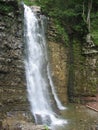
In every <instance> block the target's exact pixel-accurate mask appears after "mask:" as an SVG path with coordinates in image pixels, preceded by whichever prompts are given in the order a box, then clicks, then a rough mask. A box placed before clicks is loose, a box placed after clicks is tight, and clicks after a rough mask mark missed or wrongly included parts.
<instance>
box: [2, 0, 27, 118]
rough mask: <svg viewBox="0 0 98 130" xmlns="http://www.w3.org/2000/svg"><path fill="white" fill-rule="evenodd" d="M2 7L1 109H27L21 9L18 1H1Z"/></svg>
mask: <svg viewBox="0 0 98 130" xmlns="http://www.w3.org/2000/svg"><path fill="white" fill-rule="evenodd" d="M13 5H15V6H13ZM0 8H1V9H2V10H1V11H0V110H1V111H4V110H5V109H10V108H13V107H14V109H18V107H17V108H16V107H15V106H18V104H19V107H20V108H19V109H25V107H24V108H23V106H25V104H26V102H27V99H26V85H25V74H24V73H25V71H24V63H23V39H22V17H21V10H19V8H18V4H17V2H16V1H13V2H12V1H4V0H3V2H2V1H0ZM6 106H7V107H6ZM0 117H1V116H0Z"/></svg>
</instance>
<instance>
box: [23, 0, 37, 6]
mask: <svg viewBox="0 0 98 130" xmlns="http://www.w3.org/2000/svg"><path fill="white" fill-rule="evenodd" d="M23 2H24V3H25V4H26V5H28V6H31V5H36V4H37V3H36V2H35V1H33V0H23Z"/></svg>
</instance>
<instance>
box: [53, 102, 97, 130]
mask: <svg viewBox="0 0 98 130" xmlns="http://www.w3.org/2000/svg"><path fill="white" fill-rule="evenodd" d="M66 107H67V109H66V110H64V111H62V112H61V115H62V117H63V118H64V119H65V120H66V121H67V124H65V125H64V126H62V127H57V128H56V127H55V130H95V129H94V127H95V126H97V125H98V112H95V111H93V110H90V109H88V108H86V107H85V106H82V105H77V104H68V105H67V106H66ZM97 129H98V127H97Z"/></svg>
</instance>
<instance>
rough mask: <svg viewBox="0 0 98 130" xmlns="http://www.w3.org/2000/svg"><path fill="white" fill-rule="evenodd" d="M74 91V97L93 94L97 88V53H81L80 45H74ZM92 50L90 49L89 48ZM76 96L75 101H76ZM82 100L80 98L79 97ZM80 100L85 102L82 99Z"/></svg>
mask: <svg viewBox="0 0 98 130" xmlns="http://www.w3.org/2000/svg"><path fill="white" fill-rule="evenodd" d="M73 49H74V66H73V69H74V91H73V94H74V96H75V97H78V98H82V97H83V96H86V97H88V96H95V95H96V93H97V91H98V88H97V85H98V55H97V54H96V53H87V54H83V53H82V54H81V47H80V45H79V44H76V45H75V46H74V47H73ZM91 50H92V49H91ZM78 98H77V99H76V101H78ZM81 100H82V99H81ZM82 102H85V101H84V99H83V100H82Z"/></svg>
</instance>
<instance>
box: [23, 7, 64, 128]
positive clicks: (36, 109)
mask: <svg viewBox="0 0 98 130" xmlns="http://www.w3.org/2000/svg"><path fill="white" fill-rule="evenodd" d="M44 18H45V17H44V16H41V17H40V18H39V19H38V18H37V16H36V14H35V13H34V12H32V10H31V9H30V8H29V7H28V6H26V5H24V38H25V44H26V45H25V55H26V56H25V70H26V81H27V92H28V99H29V102H30V105H31V112H32V114H33V116H34V118H35V122H36V123H38V124H46V125H49V126H52V125H61V124H63V123H65V122H66V121H65V120H63V119H60V118H58V116H57V115H56V113H55V112H54V111H53V109H52V106H51V100H50V93H49V90H50V88H49V87H50V85H52V93H53V94H54V97H56V100H58V98H57V96H56V93H55V89H53V87H54V86H53V83H52V79H51V75H50V72H49V63H48V56H47V47H46V40H45V33H44V25H43V19H44ZM58 101H59V100H58ZM59 102H60V101H59ZM60 105H61V104H60ZM60 107H62V105H61V106H60Z"/></svg>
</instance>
